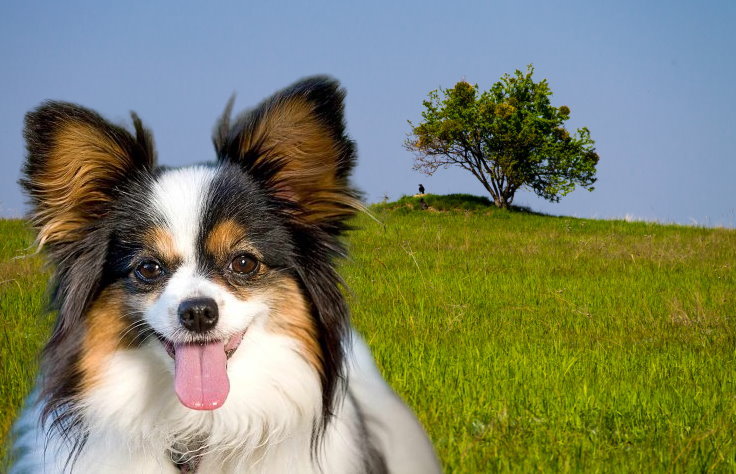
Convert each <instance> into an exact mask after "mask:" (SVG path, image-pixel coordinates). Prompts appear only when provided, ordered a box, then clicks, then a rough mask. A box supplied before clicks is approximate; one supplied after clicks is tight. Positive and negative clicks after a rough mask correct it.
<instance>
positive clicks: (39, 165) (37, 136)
mask: <svg viewBox="0 0 736 474" xmlns="http://www.w3.org/2000/svg"><path fill="white" fill-rule="evenodd" d="M132 116H133V125H134V127H135V135H136V136H135V137H133V136H132V135H131V134H130V133H129V132H128V131H127V130H125V129H123V128H121V127H118V126H115V125H112V124H110V123H108V122H107V121H105V120H104V119H103V118H102V117H100V116H99V115H98V114H97V113H95V112H93V111H91V110H88V109H85V108H82V107H79V106H77V105H73V104H69V103H64V102H46V103H44V104H42V105H41V106H40V107H38V108H37V109H35V110H34V111H32V112H29V113H28V114H27V115H26V119H25V131H24V136H25V139H26V147H27V150H28V155H27V161H26V164H25V168H24V170H23V171H24V176H23V178H22V179H21V181H20V183H21V185H22V186H23V187H24V188H25V190H26V192H27V193H28V195H29V196H30V198H31V215H30V217H31V222H32V224H33V225H34V227H35V228H36V230H37V231H38V241H37V242H38V244H39V246H44V245H45V246H47V247H49V248H50V250H51V251H52V254H55V253H57V254H58V253H59V252H63V251H64V249H65V248H66V247H67V246H68V244H72V243H74V242H76V241H78V240H79V239H80V238H82V237H84V236H85V235H86V234H87V231H88V230H89V229H90V228H91V227H93V226H94V225H95V224H97V223H98V222H99V220H100V219H101V218H103V217H104V216H105V215H106V214H107V212H108V210H109V208H110V204H111V202H112V201H113V200H114V199H115V197H116V195H117V193H118V192H119V191H120V189H119V187H120V186H121V185H122V184H123V183H124V182H125V181H126V180H127V179H129V178H130V177H131V175H133V174H134V173H135V172H136V171H138V170H144V169H151V168H153V166H154V165H155V152H154V150H153V140H152V138H151V135H150V133H149V132H148V131H147V130H145V129H144V128H143V125H142V124H141V121H140V119H139V118H138V117H137V116H136V115H135V114H132Z"/></svg>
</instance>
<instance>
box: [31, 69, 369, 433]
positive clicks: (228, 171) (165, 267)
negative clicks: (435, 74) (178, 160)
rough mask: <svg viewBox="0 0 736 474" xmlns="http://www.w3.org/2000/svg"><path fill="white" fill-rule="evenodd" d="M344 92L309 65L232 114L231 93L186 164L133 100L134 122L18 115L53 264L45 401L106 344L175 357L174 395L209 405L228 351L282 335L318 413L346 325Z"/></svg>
mask: <svg viewBox="0 0 736 474" xmlns="http://www.w3.org/2000/svg"><path fill="white" fill-rule="evenodd" d="M343 96H344V93H343V91H342V90H341V89H340V88H339V87H338V85H337V83H336V82H334V81H332V80H330V79H327V78H323V77H317V78H310V79H306V80H303V81H301V82H298V83H296V84H294V85H293V86H291V87H289V88H287V89H285V90H283V91H281V92H279V93H277V94H275V95H274V96H273V97H271V98H270V99H268V100H266V101H265V102H263V103H262V104H261V105H260V106H258V107H257V108H255V109H253V110H251V111H249V112H246V113H244V114H242V115H241V116H239V117H238V118H236V119H235V120H233V121H231V120H230V108H231V105H232V103H231V104H229V105H228V107H227V109H226V111H225V114H224V115H223V117H222V119H221V120H220V121H219V123H218V124H217V125H216V127H215V136H214V144H215V149H216V153H217V161H216V162H215V163H212V164H207V165H198V166H192V167H187V168H182V169H162V168H158V167H157V166H156V163H155V161H156V159H155V152H154V146H153V140H152V138H151V135H150V133H149V132H148V131H147V130H146V129H145V128H144V127H143V125H142V124H141V121H140V120H139V119H138V118H137V117H136V116H135V115H133V124H134V130H135V131H134V133H133V134H131V133H130V132H128V131H127V130H125V129H124V128H121V127H118V126H115V125H112V124H110V123H108V122H107V121H105V120H104V119H103V118H102V117H100V116H99V115H98V114H96V113H95V112H92V111H90V110H87V109H84V108H82V107H79V106H76V105H72V104H68V103H60V102H49V103H46V104H44V105H42V106H41V107H39V108H38V109H36V110H35V111H33V112H31V113H29V114H28V116H27V117H26V128H25V138H26V141H27V148H28V158H27V163H26V166H25V170H24V172H25V175H24V178H23V179H22V181H21V182H22V185H23V186H24V188H25V189H26V191H27V193H28V194H29V196H30V198H31V205H32V210H31V215H30V217H31V221H32V223H33V225H34V227H35V228H36V230H37V233H38V243H39V245H41V246H42V247H44V248H45V249H46V251H47V253H48V255H49V257H50V260H51V261H52V263H53V264H54V265H55V269H56V270H55V291H54V296H53V301H54V305H55V308H56V309H57V310H58V319H57V324H56V326H55V328H54V331H53V335H52V338H51V340H50V342H49V344H48V346H47V347H46V351H45V358H44V360H45V364H44V377H45V379H44V384H43V387H44V390H43V394H44V395H45V397H46V399H47V405H46V414H49V413H52V412H55V411H56V412H59V411H58V410H57V409H58V408H62V407H69V406H72V408H73V405H74V403H75V402H76V401H77V400H78V399H79V398H80V397H81V396H83V395H84V392H85V390H89V389H90V388H91V387H94V385H95V383H96V382H97V380H98V379H99V377H100V371H101V370H102V368H101V367H103V366H104V364H105V363H106V358H107V356H108V355H109V354H110V353H112V352H114V351H117V350H127V349H135V348H137V347H141V346H143V345H146V346H147V347H149V348H150V347H151V345H154V346H155V349H154V350H157V351H158V352H159V353H160V354H161V357H163V358H168V357H170V358H171V359H173V360H174V361H175V375H174V386H175V391H176V393H177V395H178V397H179V400H180V401H181V402H182V403H183V404H184V405H185V406H187V407H189V408H193V409H200V410H201V409H205V410H206V409H214V408H218V407H219V406H221V405H222V404H223V403H224V402H225V400H226V398H227V396H228V392H229V377H228V371H227V364H228V358H229V357H230V356H232V355H233V353H236V352H237V351H238V349H239V346H240V345H242V344H246V343H247V341H248V337H251V336H250V334H251V333H253V334H261V333H269V334H276V335H278V336H279V337H284V338H288V339H290V340H291V341H292V342H293V350H294V351H296V352H298V353H299V355H300V357H301V358H302V359H303V360H304V361H305V362H306V363H307V364H308V365H309V366H310V367H311V368H313V369H314V371H315V373H316V374H318V377H319V380H320V381H321V389H322V402H323V404H322V413H323V416H327V414H329V412H330V409H331V403H332V401H333V396H334V394H335V391H336V389H337V386H338V384H339V380H340V377H341V371H342V366H343V356H344V352H343V343H344V340H345V338H346V337H347V335H348V334H347V331H348V329H347V328H348V314H347V310H346V307H345V303H344V300H343V298H342V296H341V292H340V288H339V278H338V276H337V274H336V273H335V270H334V268H333V265H332V263H333V262H332V261H333V259H334V258H335V257H337V256H340V255H342V253H343V247H342V245H341V243H340V240H339V238H340V235H341V233H342V232H343V231H344V230H345V229H346V224H345V220H346V219H347V218H349V217H350V216H351V215H352V214H353V213H354V211H355V209H356V208H357V207H359V204H358V201H357V199H356V195H355V192H354V191H353V190H352V189H351V188H350V185H349V182H348V177H349V174H350V171H351V169H352V167H353V164H354V146H353V143H352V142H351V141H350V140H349V139H348V137H347V136H346V134H345V127H344V122H343ZM167 360H168V359H167ZM61 412H66V413H71V414H73V413H74V410H73V409H69V410H61ZM69 416H72V415H69ZM67 421H70V422H71V423H72V424H73V423H74V422H76V420H73V419H70V420H67Z"/></svg>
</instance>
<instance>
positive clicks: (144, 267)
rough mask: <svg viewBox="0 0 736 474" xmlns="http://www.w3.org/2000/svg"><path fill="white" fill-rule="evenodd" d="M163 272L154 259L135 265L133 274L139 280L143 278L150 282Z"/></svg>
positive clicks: (159, 276)
mask: <svg viewBox="0 0 736 474" xmlns="http://www.w3.org/2000/svg"><path fill="white" fill-rule="evenodd" d="M163 274H164V269H163V268H162V267H161V265H160V264H159V263H158V262H156V261H154V260H146V261H145V262H142V263H141V264H140V265H138V266H137V267H135V276H136V277H138V279H139V280H143V281H145V282H146V283H151V282H154V281H156V280H158V279H159V278H161V276H162V275H163Z"/></svg>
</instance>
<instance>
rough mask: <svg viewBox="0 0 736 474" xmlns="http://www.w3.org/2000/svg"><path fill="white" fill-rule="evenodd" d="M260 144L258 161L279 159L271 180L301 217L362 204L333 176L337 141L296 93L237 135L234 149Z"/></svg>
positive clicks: (349, 210)
mask: <svg viewBox="0 0 736 474" xmlns="http://www.w3.org/2000/svg"><path fill="white" fill-rule="evenodd" d="M256 144H260V147H261V149H262V150H265V155H262V156H261V157H260V158H259V159H262V160H284V161H283V165H284V166H283V168H282V170H281V172H280V173H279V174H278V176H277V180H278V182H277V183H275V185H276V187H277V188H280V189H279V191H277V194H280V195H282V196H284V197H287V198H290V199H292V200H294V201H296V202H299V203H300V204H301V206H302V208H304V209H305V210H306V211H307V212H306V214H305V215H304V216H303V218H304V219H306V220H307V221H310V222H313V221H320V220H323V219H332V218H336V217H344V216H347V215H350V214H353V213H354V212H355V210H360V209H362V208H363V206H362V204H361V203H360V201H358V200H357V199H355V198H353V197H352V196H350V195H349V194H347V193H346V192H345V191H346V190H347V187H348V184H347V180H346V179H345V178H338V177H337V169H338V165H339V163H338V160H339V158H340V152H341V150H340V149H339V144H338V142H337V141H336V140H335V139H334V138H333V136H332V133H331V132H330V131H329V130H328V129H327V128H326V127H325V126H324V125H323V124H322V123H321V122H320V120H319V119H317V117H315V115H314V110H313V105H312V104H311V103H309V102H307V101H305V100H304V99H303V98H301V97H296V98H291V99H290V100H287V101H283V102H281V103H279V104H277V105H275V106H273V107H272V108H271V109H270V110H269V111H268V113H266V115H265V117H264V119H263V120H262V121H260V122H259V123H258V125H257V127H256V128H255V130H253V132H252V133H251V134H243V136H242V141H241V143H240V148H241V150H243V151H247V150H250V149H251V148H252V147H254V146H256Z"/></svg>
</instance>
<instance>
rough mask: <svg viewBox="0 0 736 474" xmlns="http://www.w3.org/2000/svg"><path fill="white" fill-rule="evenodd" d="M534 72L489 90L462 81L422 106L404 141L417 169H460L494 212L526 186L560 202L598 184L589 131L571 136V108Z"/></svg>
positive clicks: (507, 79) (518, 74) (434, 94)
mask: <svg viewBox="0 0 736 474" xmlns="http://www.w3.org/2000/svg"><path fill="white" fill-rule="evenodd" d="M533 72H534V68H533V67H532V66H531V65H530V66H529V67H528V68H527V71H526V73H523V72H521V71H519V70H517V71H516V72H515V73H514V74H513V75H510V74H505V75H504V76H503V77H502V78H501V80H500V81H498V82H496V83H495V84H494V85H493V86H492V87H491V88H490V89H489V90H487V91H482V90H479V88H478V85H477V84H476V85H472V84H469V83H468V82H465V81H460V82H458V83H457V84H455V86H454V87H453V88H451V89H443V88H439V89H438V90H434V91H432V92H430V93H429V97H428V98H427V99H426V100H425V101H424V108H425V110H424V111H423V112H422V121H421V122H420V123H418V124H413V123H411V122H409V124H410V125H411V132H410V134H409V136H408V137H407V139H406V142H404V146H405V147H406V149H407V150H410V151H413V152H414V153H415V161H414V169H415V170H419V171H422V172H423V173H425V174H427V175H432V174H433V173H434V172H435V171H437V169H439V168H444V167H447V166H459V167H461V168H463V169H465V170H467V171H469V172H471V173H473V175H474V176H475V177H476V178H477V179H478V180H479V181H480V182H481V183H482V184H483V187H485V189H486V190H487V191H488V194H489V195H490V196H491V197H492V198H493V203H494V204H495V205H496V206H497V207H501V208H509V207H510V206H511V203H512V202H513V200H514V195H515V194H516V191H518V190H519V189H521V188H526V189H528V190H530V191H533V192H534V193H536V194H537V195H538V196H540V197H542V198H544V199H547V200H549V201H553V202H557V201H559V200H560V197H562V196H565V195H566V194H568V193H570V192H571V191H573V190H574V189H575V187H576V186H580V187H582V188H585V189H587V190H589V191H592V190H593V183H595V181H596V178H595V173H596V165H597V164H598V154H597V153H596V151H595V147H594V142H593V140H592V139H591V138H590V131H589V130H588V129H587V128H585V127H582V128H580V129H578V130H577V131H576V132H575V133H570V132H568V131H567V130H566V129H565V127H564V124H565V122H566V121H567V120H568V119H569V118H570V108H569V107H567V106H564V105H563V106H561V107H553V106H552V105H551V103H550V96H552V91H551V90H550V88H549V85H548V84H547V81H546V80H545V79H543V80H541V81H539V82H534V81H533V79H532V74H533Z"/></svg>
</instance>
